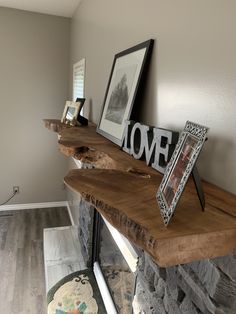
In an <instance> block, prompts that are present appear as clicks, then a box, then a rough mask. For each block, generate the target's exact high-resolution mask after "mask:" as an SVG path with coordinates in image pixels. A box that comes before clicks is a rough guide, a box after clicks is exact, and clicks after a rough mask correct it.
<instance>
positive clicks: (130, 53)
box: [97, 39, 154, 146]
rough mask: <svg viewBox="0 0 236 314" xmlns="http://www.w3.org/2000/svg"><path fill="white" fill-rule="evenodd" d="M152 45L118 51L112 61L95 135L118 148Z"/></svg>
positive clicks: (141, 45) (143, 44) (149, 41)
mask: <svg viewBox="0 0 236 314" xmlns="http://www.w3.org/2000/svg"><path fill="white" fill-rule="evenodd" d="M153 42H154V41H153V40H152V39H151V40H148V41H145V42H143V43H141V44H139V45H137V46H135V47H132V48H130V49H127V50H125V51H122V52H120V53H118V54H116V55H115V58H114V61H113V65H112V70H111V74H110V78H109V82H108V86H107V90H106V94H105V99H104V104H103V110H102V114H101V119H100V122H99V124H98V126H97V132H98V133H100V134H101V135H103V136H105V137H106V138H108V139H109V140H111V141H112V142H114V143H116V144H118V145H119V146H121V145H122V138H123V133H124V129H125V121H126V120H128V119H129V118H130V116H131V112H132V109H133V105H134V101H135V97H136V95H137V91H138V88H139V87H140V81H141V78H142V75H143V73H144V70H145V67H146V66H147V65H148V60H149V59H150V55H151V50H152V47H153Z"/></svg>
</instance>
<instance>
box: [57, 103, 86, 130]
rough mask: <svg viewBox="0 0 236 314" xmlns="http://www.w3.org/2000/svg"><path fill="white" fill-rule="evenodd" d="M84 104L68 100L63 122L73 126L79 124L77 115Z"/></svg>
mask: <svg viewBox="0 0 236 314" xmlns="http://www.w3.org/2000/svg"><path fill="white" fill-rule="evenodd" d="M82 105H83V104H81V102H80V101H77V102H74V101H66V104H65V108H64V111H63V115H62V118H61V122H62V123H65V124H69V125H72V126H75V125H77V117H78V114H79V112H80V110H81V106H82Z"/></svg>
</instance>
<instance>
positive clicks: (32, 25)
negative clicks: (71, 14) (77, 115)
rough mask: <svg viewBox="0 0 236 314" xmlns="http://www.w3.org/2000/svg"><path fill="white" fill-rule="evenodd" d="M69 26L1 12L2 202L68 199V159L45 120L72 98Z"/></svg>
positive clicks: (51, 18) (62, 20)
mask: <svg viewBox="0 0 236 314" xmlns="http://www.w3.org/2000/svg"><path fill="white" fill-rule="evenodd" d="M69 40H70V20H69V19H66V18H60V17H55V16H50V15H42V14H35V13H29V12H24V11H18V10H12V9H6V8H0V47H1V48H0V108H1V111H0V145H1V153H0V154H1V157H0V160H1V162H0V184H1V189H0V202H3V201H4V200H5V199H6V198H7V197H8V196H9V195H10V193H11V192H12V187H13V185H19V186H20V194H19V195H17V196H16V197H15V198H14V200H12V201H11V203H10V204H13V203H31V202H48V201H59V200H64V199H65V191H64V190H63V189H62V180H63V176H64V175H65V173H66V170H67V159H66V158H65V157H63V156H62V155H61V154H60V153H59V152H58V151H57V143H56V142H57V137H56V134H55V133H52V132H50V131H48V130H47V129H46V128H45V127H44V125H43V122H42V119H43V118H60V117H61V114H62V110H63V107H64V103H65V100H66V99H67V94H68V75H69Z"/></svg>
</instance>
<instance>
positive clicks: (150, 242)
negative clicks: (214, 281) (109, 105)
mask: <svg viewBox="0 0 236 314" xmlns="http://www.w3.org/2000/svg"><path fill="white" fill-rule="evenodd" d="M59 149H60V151H61V152H62V153H63V154H65V155H66V156H72V157H74V158H76V159H78V160H80V161H81V162H84V163H89V164H90V165H92V166H93V167H94V168H96V169H90V170H88V169H87V170H85V169H83V170H72V171H71V172H70V173H69V174H68V175H67V176H66V177H65V183H66V184H67V186H68V187H69V188H71V189H72V190H73V191H75V192H78V193H80V194H81V195H82V196H83V197H84V198H85V199H86V200H87V201H89V202H91V203H92V204H93V205H94V206H95V207H96V208H97V210H98V211H100V212H101V213H102V214H103V215H104V216H105V218H106V219H107V220H108V221H109V222H110V223H111V224H112V225H113V226H114V227H116V228H117V229H118V230H119V231H120V232H121V233H123V234H124V235H125V236H126V237H127V238H128V239H129V240H131V241H132V242H134V243H135V244H136V245H138V246H140V247H141V248H143V249H144V250H145V251H147V252H148V253H149V254H150V255H151V256H152V257H153V258H154V260H155V261H156V262H157V263H158V264H159V265H160V266H172V265H176V264H181V263H187V262H191V261H194V260H199V259H204V258H213V257H217V256H223V255H227V254H229V253H230V252H231V251H233V249H235V248H236V196H235V195H233V194H230V193H228V192H226V191H224V190H222V189H220V188H218V187H216V186H214V185H212V184H210V183H207V182H203V189H204V192H205V198H206V211H205V212H202V211H201V206H200V203H199V199H198V197H197V194H196V190H195V186H194V184H193V182H192V179H191V178H190V180H189V181H188V183H187V185H186V187H185V190H184V193H183V195H182V196H181V199H180V202H179V204H178V206H177V208H176V211H175V215H174V217H173V219H172V220H171V223H170V225H169V226H168V228H166V227H165V226H164V224H163V221H162V218H161V216H160V211H159V208H158V205H157V202H156V192H157V189H158V187H159V185H160V182H161V180H162V175H161V174H160V173H158V172H157V171H155V170H154V169H152V168H151V167H147V165H146V164H145V162H144V161H141V160H135V159H134V158H133V157H131V156H130V155H129V154H127V153H125V152H123V151H122V150H121V149H120V148H119V147H118V146H116V145H115V144H113V143H111V142H110V141H109V140H107V139H105V138H104V137H102V136H101V135H99V134H97V133H96V127H95V125H93V124H91V123H90V124H89V126H88V127H74V128H69V129H62V130H61V131H60V140H59Z"/></svg>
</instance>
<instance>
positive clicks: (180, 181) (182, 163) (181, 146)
mask: <svg viewBox="0 0 236 314" xmlns="http://www.w3.org/2000/svg"><path fill="white" fill-rule="evenodd" d="M207 131H208V128H207V127H204V126H201V125H199V124H196V123H193V122H190V121H187V122H186V125H185V128H184V130H183V132H182V133H181V135H180V138H179V141H178V143H177V145H176V148H175V150H174V153H173V155H172V157H171V159H170V162H169V163H168V165H167V167H166V170H165V174H164V177H163V179H162V182H161V184H160V187H159V189H158V192H157V202H158V204H159V207H160V211H161V215H162V218H163V220H164V224H165V225H166V226H167V225H168V224H169V222H170V220H171V217H172V216H173V213H174V211H175V208H176V206H177V203H178V201H179V199H180V196H181V194H182V192H183V190H184V187H185V185H186V183H187V180H188V178H189V176H190V174H191V172H192V171H193V168H194V165H195V163H196V161H197V158H198V156H199V154H200V152H201V149H202V147H203V144H204V142H205V140H206V134H207ZM195 177H196V176H195ZM195 184H196V182H195Z"/></svg>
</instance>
